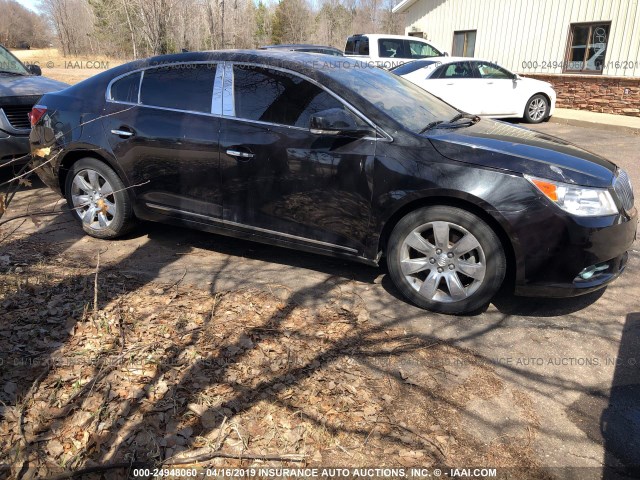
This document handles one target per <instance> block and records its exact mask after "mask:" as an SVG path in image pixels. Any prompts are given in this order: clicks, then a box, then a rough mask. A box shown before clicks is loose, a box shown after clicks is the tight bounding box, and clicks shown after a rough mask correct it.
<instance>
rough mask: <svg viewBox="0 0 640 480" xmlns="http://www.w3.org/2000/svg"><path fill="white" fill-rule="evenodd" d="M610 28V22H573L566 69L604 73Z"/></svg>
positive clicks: (567, 70) (569, 70)
mask: <svg viewBox="0 0 640 480" xmlns="http://www.w3.org/2000/svg"><path fill="white" fill-rule="evenodd" d="M610 28H611V23H610V22H595V23H574V24H572V25H571V31H570V33H569V43H568V45H567V58H566V62H565V66H564V71H565V72H583V73H602V68H603V67H604V59H605V55H606V53H607V44H608V43H609V30H610Z"/></svg>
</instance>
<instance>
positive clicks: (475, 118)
mask: <svg viewBox="0 0 640 480" xmlns="http://www.w3.org/2000/svg"><path fill="white" fill-rule="evenodd" d="M462 119H466V120H471V122H472V124H473V123H476V122H478V121H479V120H480V117H479V116H478V115H471V114H470V113H464V112H460V113H459V114H458V115H456V116H455V117H453V118H452V119H451V120H449V122H448V123H456V122H457V121H459V120H462Z"/></svg>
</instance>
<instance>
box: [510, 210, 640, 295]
mask: <svg viewBox="0 0 640 480" xmlns="http://www.w3.org/2000/svg"><path fill="white" fill-rule="evenodd" d="M637 225H638V211H637V210H636V209H635V208H634V210H633V211H632V212H631V213H630V214H629V215H618V216H615V217H606V218H603V217H600V218H595V217H594V218H579V219H576V218H575V217H567V218H566V220H565V222H564V225H562V227H561V228H559V227H560V225H556V226H553V225H549V227H550V228H549V230H547V232H548V233H549V234H552V235H553V236H554V237H557V238H562V239H563V241H561V242H560V243H558V244H556V245H553V246H551V247H550V248H549V246H547V247H546V248H545V249H546V250H547V251H546V252H544V253H543V252H541V251H540V250H538V251H537V252H528V253H527V255H526V257H525V267H524V268H525V275H524V279H523V281H521V282H519V283H518V284H516V287H515V294H516V295H522V296H545V297H573V296H578V295H583V294H586V293H590V292H593V291H595V290H598V289H600V288H603V287H605V286H606V285H608V284H609V283H611V282H612V281H614V280H615V279H616V278H618V277H619V276H620V275H621V274H622V272H623V271H624V269H625V267H626V265H627V260H628V250H629V249H630V248H631V246H632V244H633V242H634V241H635V240H636V236H637ZM554 230H556V232H554ZM545 253H546V254H545ZM585 269H593V273H592V275H590V276H589V275H588V274H587V275H584V276H581V273H583V274H584V272H585ZM585 277H586V278H585Z"/></svg>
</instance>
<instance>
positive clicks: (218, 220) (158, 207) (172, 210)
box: [145, 202, 358, 254]
mask: <svg viewBox="0 0 640 480" xmlns="http://www.w3.org/2000/svg"><path fill="white" fill-rule="evenodd" d="M145 205H146V206H147V207H150V208H155V209H156V210H162V211H165V212H169V213H179V214H183V215H190V216H193V217H198V218H203V219H206V220H209V221H212V222H216V223H221V224H223V225H228V226H231V227H240V228H246V229H248V230H255V231H256V232H261V233H268V234H271V235H279V236H281V237H284V238H289V239H291V240H299V241H303V242H307V243H313V244H315V245H321V246H323V247H329V248H339V249H341V250H345V251H347V252H351V253H356V254H357V253H358V250H356V249H355V248H350V247H344V246H342V245H336V244H335V243H329V242H322V241H320V240H313V239H311V238H305V237H299V236H297V235H291V234H290V233H282V232H276V231H275V230H269V229H266V228H260V227H253V226H251V225H246V224H244V223H237V222H232V221H230V220H224V219H222V218H216V217H210V216H209V215H203V214H201V213H194V212H187V211H185V210H180V209H177V208H171V207H166V206H164V205H158V204H157V203H149V202H146V203H145Z"/></svg>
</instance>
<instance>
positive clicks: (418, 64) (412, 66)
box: [389, 60, 440, 75]
mask: <svg viewBox="0 0 640 480" xmlns="http://www.w3.org/2000/svg"><path fill="white" fill-rule="evenodd" d="M439 64H440V62H438V61H437V60H416V61H415V62H407V63H403V64H402V65H399V66H397V67H395V68H392V69H391V70H389V71H390V72H393V73H395V74H396V75H406V74H408V73H411V72H415V71H416V70H420V69H421V68H424V67H428V66H429V65H433V66H434V67H435V66H437V65H439Z"/></svg>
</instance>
